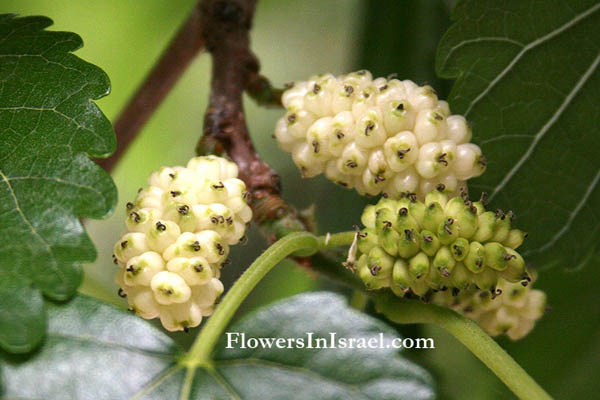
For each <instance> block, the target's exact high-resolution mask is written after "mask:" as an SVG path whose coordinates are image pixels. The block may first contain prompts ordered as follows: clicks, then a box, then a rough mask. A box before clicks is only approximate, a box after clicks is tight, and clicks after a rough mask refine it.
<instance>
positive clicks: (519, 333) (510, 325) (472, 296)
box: [432, 278, 546, 340]
mask: <svg viewBox="0 0 600 400" xmlns="http://www.w3.org/2000/svg"><path fill="white" fill-rule="evenodd" d="M497 288H498V290H501V291H502V295H501V296H492V295H491V294H490V293H489V292H480V291H478V290H476V289H475V288H471V289H469V290H466V291H463V292H461V293H459V294H458V295H456V296H453V295H452V294H451V293H450V292H448V291H446V292H438V293H435V294H434V295H433V298H432V302H433V303H435V304H437V305H441V306H444V307H449V308H452V309H453V310H454V311H457V312H459V313H461V314H463V315H465V316H466V317H468V318H470V319H472V320H474V321H475V322H477V323H478V324H479V325H481V327H482V328H483V329H484V330H485V331H486V332H487V333H488V334H489V335H491V336H498V335H500V334H506V335H508V337H510V338H511V339H512V340H519V339H521V338H523V337H524V336H525V335H527V334H528V333H529V332H530V331H531V330H532V329H533V327H534V325H535V322H536V321H537V320H538V319H540V318H541V317H542V315H543V314H544V311H545V308H546V294H545V293H544V292H542V291H541V290H534V289H531V285H525V286H523V285H522V284H520V283H511V282H508V281H506V280H505V279H502V278H501V279H499V280H498V285H497Z"/></svg>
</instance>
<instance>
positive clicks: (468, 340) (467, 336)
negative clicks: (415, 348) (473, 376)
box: [376, 294, 551, 400]
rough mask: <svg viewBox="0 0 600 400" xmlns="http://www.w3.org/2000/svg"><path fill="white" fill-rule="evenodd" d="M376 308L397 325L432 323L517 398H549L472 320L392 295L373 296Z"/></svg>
mask: <svg viewBox="0 0 600 400" xmlns="http://www.w3.org/2000/svg"><path fill="white" fill-rule="evenodd" d="M376 302H377V307H378V309H379V311H381V312H382V313H383V314H384V315H385V316H386V317H387V318H389V319H390V320H391V321H394V322H396V323H399V324H419V323H424V324H436V325H439V326H441V327H442V328H444V329H445V330H447V331H448V332H449V333H450V334H452V336H454V337H455V338H456V339H458V340H459V341H460V342H462V343H463V344H464V345H465V346H466V347H467V348H468V349H469V350H470V351H471V352H472V353H473V354H475V356H477V358H479V359H480V360H481V361H482V362H483V363H484V364H485V365H487V366H488V368H489V369H491V370H492V372H494V374H496V376H497V377H498V378H500V380H501V381H502V382H504V384H505V385H506V386H507V387H508V388H509V389H510V390H511V391H512V392H513V393H514V394H515V395H517V396H518V397H519V398H521V399H527V400H538V399H551V397H550V396H549V395H548V393H546V391H544V389H542V388H541V387H540V386H539V385H538V384H537V383H536V382H535V381H534V380H533V378H532V377H531V376H529V375H528V374H527V372H525V370H524V369H523V368H521V366H520V365H519V364H517V362H516V361H515V360H514V359H513V358H512V357H511V356H510V355H509V354H508V353H507V352H506V351H505V350H504V349H503V348H502V347H500V345H498V343H496V342H495V341H494V340H493V339H492V338H490V337H489V336H488V335H487V334H486V333H485V332H484V331H483V330H482V329H481V328H480V327H479V326H478V325H477V324H476V323H475V322H473V321H471V320H470V319H468V318H466V317H463V316H461V315H460V314H458V313H456V312H454V311H452V310H450V309H448V308H443V307H438V306H435V305H432V304H424V303H421V302H418V301H412V300H402V301H399V299H398V298H397V297H395V296H393V295H389V294H388V295H380V296H377V300H376Z"/></svg>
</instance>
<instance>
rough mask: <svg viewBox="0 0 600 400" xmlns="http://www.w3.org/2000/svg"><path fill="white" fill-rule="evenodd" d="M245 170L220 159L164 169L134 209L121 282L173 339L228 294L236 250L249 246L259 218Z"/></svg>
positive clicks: (135, 304)
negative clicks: (227, 268)
mask: <svg viewBox="0 0 600 400" xmlns="http://www.w3.org/2000/svg"><path fill="white" fill-rule="evenodd" d="M237 174H238V168H237V166H236V165H235V164H234V163H232V162H230V161H227V160H225V159H223V158H220V157H215V156H206V157H195V158H192V159H191V160H190V161H189V162H188V164H187V167H173V168H169V167H163V168H161V169H159V170H158V171H156V172H154V173H152V174H151V175H150V177H149V178H148V184H149V187H147V188H144V189H142V190H140V191H139V193H138V195H137V198H136V199H135V202H133V203H128V204H127V212H128V215H127V218H126V221H125V223H126V226H127V230H128V232H127V233H125V234H124V235H123V236H122V237H121V238H120V239H119V241H118V242H117V243H116V244H115V249H114V261H115V263H116V264H118V265H119V266H120V267H121V269H120V270H119V271H118V272H117V275H116V278H115V280H116V282H117V284H118V285H119V287H120V290H119V294H120V295H121V296H123V297H127V301H128V303H129V306H130V308H131V309H132V310H134V311H135V312H136V313H137V314H139V315H140V316H142V317H143V318H146V319H151V318H156V317H159V318H160V320H161V322H162V325H163V326H164V327H165V328H166V329H167V330H170V331H177V330H187V329H188V328H192V327H195V326H198V325H199V324H200V322H201V321H202V318H203V317H205V316H208V315H210V314H212V311H213V307H214V304H215V301H216V300H217V298H218V297H219V296H220V295H221V293H223V284H222V283H221V281H220V280H219V277H220V270H221V267H222V266H223V265H224V264H225V263H226V262H227V255H228V254H229V246H230V245H233V244H236V243H238V242H240V240H242V239H243V237H244V234H245V231H246V224H248V223H249V222H250V220H251V219H252V210H251V209H250V207H249V206H248V205H247V204H246V198H247V196H246V185H245V184H244V182H243V181H241V180H240V179H237Z"/></svg>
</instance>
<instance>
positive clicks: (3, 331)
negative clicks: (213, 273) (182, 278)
mask: <svg viewBox="0 0 600 400" xmlns="http://www.w3.org/2000/svg"><path fill="white" fill-rule="evenodd" d="M51 24H52V21H51V20H50V19H48V18H45V17H24V18H17V17H15V16H14V15H8V14H3V15H0V215H1V216H2V226H1V228H0V293H1V294H7V295H3V296H0V310H1V311H0V347H2V348H4V349H6V350H9V351H15V352H24V351H29V350H31V349H32V348H34V347H35V346H36V345H37V344H38V343H39V342H40V340H41V339H42V337H43V333H44V325H45V314H44V309H43V304H42V300H41V294H40V293H43V294H44V295H45V296H47V297H49V298H51V299H54V300H66V299H68V298H70V297H71V296H72V295H73V294H74V293H75V291H76V289H77V287H78V286H79V284H80V282H81V278H82V271H81V264H82V263H84V262H91V261H93V260H94V259H95V257H96V252H95V249H94V246H93V244H92V242H91V240H90V239H89V237H88V236H87V235H86V234H85V231H84V229H83V226H82V225H81V223H80V222H79V219H78V217H89V218H102V217H104V216H106V215H107V214H109V213H110V212H111V211H112V210H113V208H114V206H115V203H116V199H117V191H116V188H115V186H114V183H113V181H112V180H111V178H110V176H109V175H108V174H107V173H106V172H105V171H104V170H102V169H101V168H100V167H99V166H97V165H96V164H95V163H94V162H93V161H91V160H90V157H105V156H107V155H109V154H110V153H112V152H113V150H114V148H115V135H114V132H113V129H112V127H111V125H110V122H109V121H108V120H107V119H106V117H105V116H104V115H103V114H102V112H101V111H100V110H99V109H98V107H97V106H96V105H95V104H94V103H93V102H92V101H91V99H99V98H101V97H103V96H105V95H106V94H108V92H109V90H110V83H109V80H108V77H107V76H106V74H105V73H104V72H103V71H102V70H101V69H99V68H98V67H96V66H94V65H91V64H89V63H87V62H85V61H83V60H81V59H79V58H78V57H76V56H74V55H73V54H71V52H72V51H74V50H77V49H78V48H80V47H81V46H82V41H81V38H80V37H79V36H77V35H76V34H73V33H68V32H50V31H46V30H45V28H46V27H48V26H49V25H51Z"/></svg>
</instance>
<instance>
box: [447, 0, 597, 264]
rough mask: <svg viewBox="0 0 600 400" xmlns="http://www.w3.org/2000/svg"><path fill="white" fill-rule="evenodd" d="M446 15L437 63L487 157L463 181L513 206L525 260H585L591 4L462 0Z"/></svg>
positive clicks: (589, 216) (591, 185)
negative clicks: (482, 168)
mask: <svg viewBox="0 0 600 400" xmlns="http://www.w3.org/2000/svg"><path fill="white" fill-rule="evenodd" d="M452 17H453V19H454V20H455V23H454V25H453V26H452V27H451V28H450V29H449V30H448V32H447V33H446V35H445V36H444V38H443V40H442V41H441V43H440V45H439V48H438V53H437V59H436V62H437V65H436V67H437V70H438V73H439V74H440V75H441V76H442V77H446V78H453V77H456V78H457V80H456V83H455V85H454V87H453V88H452V91H451V94H450V99H449V100H450V105H451V107H452V111H453V112H455V113H462V114H464V115H465V117H466V118H467V119H468V120H469V121H471V122H472V124H473V134H474V140H473V141H474V142H475V143H477V144H479V145H480V146H481V148H482V150H483V152H484V154H485V156H486V157H487V160H488V169H487V171H486V173H485V174H483V175H482V176H481V177H480V178H478V179H476V180H473V181H472V182H471V181H470V182H469V187H470V188H472V189H473V188H476V189H480V190H482V191H487V192H488V193H489V194H490V200H491V201H492V206H495V207H496V208H503V209H505V210H506V209H512V210H514V211H515V213H516V215H517V217H518V225H519V227H520V228H521V229H523V230H526V231H528V232H529V233H530V235H529V238H528V239H527V241H526V243H525V244H524V246H523V247H524V250H525V252H524V255H525V256H526V257H527V258H528V260H531V261H533V263H534V266H538V267H542V266H543V267H550V266H554V265H561V266H563V267H565V268H579V267H582V266H584V265H585V264H586V263H587V262H588V261H589V260H591V259H592V258H593V257H594V256H595V255H597V254H598V250H599V249H600V247H599V243H598V240H597V238H598V232H599V231H600V215H599V214H598V212H597V210H596V209H597V206H598V205H599V204H600V190H599V186H598V182H599V181H600V158H598V151H599V150H600V135H599V132H598V127H599V126H600V108H598V100H599V97H598V93H599V92H600V74H598V65H599V63H600V42H599V41H598V37H600V2H598V0H567V1H558V0H553V1H543V2H540V1H534V0H507V1H502V2H498V1H495V0H483V1H482V0H479V1H473V0H462V1H459V2H458V4H457V5H456V7H455V9H454V11H453V15H452Z"/></svg>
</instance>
